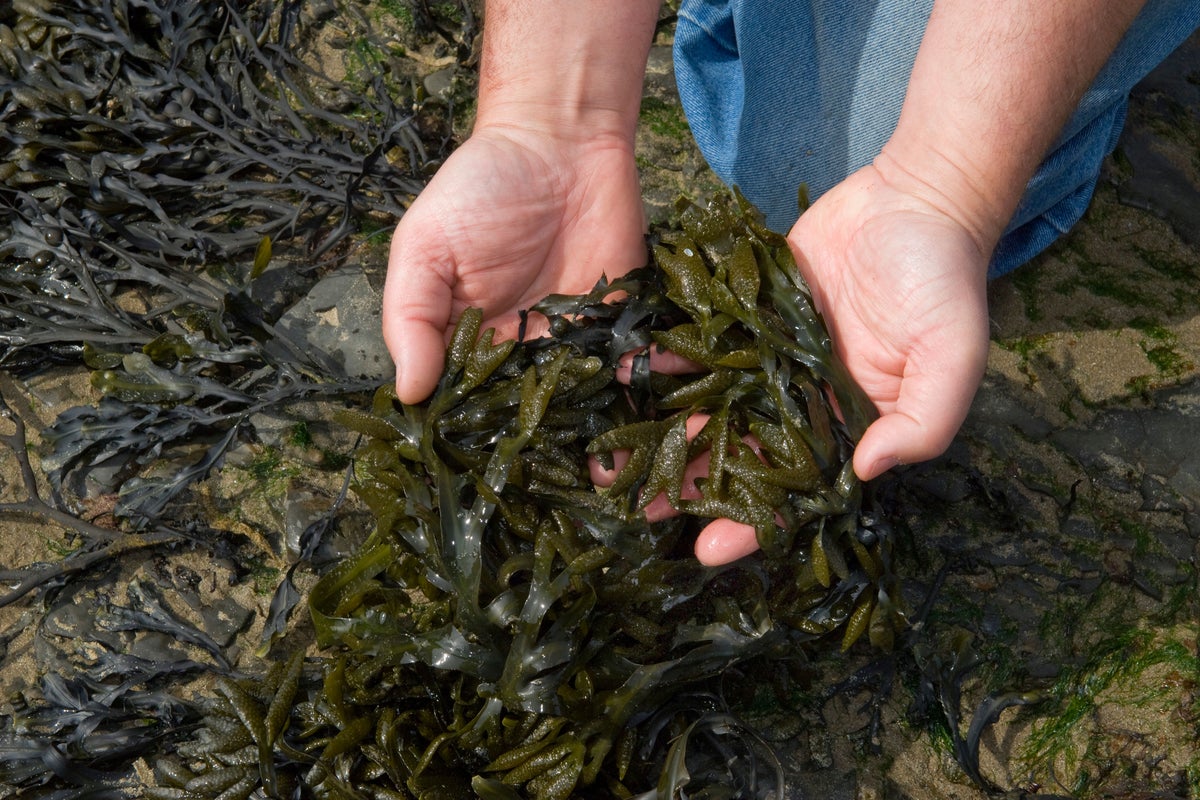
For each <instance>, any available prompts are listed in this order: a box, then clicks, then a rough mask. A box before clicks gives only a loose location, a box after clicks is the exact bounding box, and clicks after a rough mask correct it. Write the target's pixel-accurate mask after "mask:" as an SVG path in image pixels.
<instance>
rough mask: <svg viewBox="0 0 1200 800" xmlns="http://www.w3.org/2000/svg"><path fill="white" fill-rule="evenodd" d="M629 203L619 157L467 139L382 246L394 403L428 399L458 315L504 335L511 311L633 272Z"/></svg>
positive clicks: (546, 141)
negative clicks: (477, 312)
mask: <svg viewBox="0 0 1200 800" xmlns="http://www.w3.org/2000/svg"><path fill="white" fill-rule="evenodd" d="M582 186H586V187H587V191H583V190H581V189H579V188H578V187H582ZM641 207H642V206H641V198H640V190H639V188H638V177H637V172H636V169H635V167H634V163H633V158H632V155H631V154H629V153H626V152H622V151H619V150H616V149H613V148H611V147H599V146H597V145H595V144H594V143H592V142H584V143H578V142H560V141H555V140H554V138H553V137H551V136H541V137H535V136H532V135H520V133H519V132H514V131H511V130H505V131H504V132H503V134H502V135H497V134H495V133H494V132H487V131H485V132H476V133H475V134H474V135H473V136H472V137H471V138H470V139H468V140H467V141H466V142H464V143H463V144H462V146H461V147H460V148H459V149H458V150H456V151H455V152H454V153H453V155H451V156H450V158H448V159H447V160H446V163H445V164H444V165H443V166H442V167H441V168H440V169H439V170H438V172H437V174H436V175H434V177H433V179H432V180H431V181H430V183H429V186H428V187H427V188H426V189H425V190H424V191H422V193H421V194H420V195H419V196H418V197H417V199H416V200H415V201H414V203H413V206H412V208H411V209H410V210H409V211H407V212H406V213H405V214H404V216H403V217H402V218H401V219H400V223H399V225H398V227H397V229H396V233H395V236H394V237H393V239H392V251H391V257H390V261H389V269H388V278H387V284H386V285H385V288H384V298H383V332H384V338H385V339H386V341H387V343H388V347H389V349H390V350H391V353H392V357H393V359H394V360H395V361H396V368H397V391H398V392H399V395H400V397H401V399H403V400H405V401H407V402H419V401H421V400H424V399H425V398H426V397H428V395H429V393H430V392H431V391H433V388H434V385H435V384H436V383H437V380H438V374H439V371H440V365H441V363H442V354H443V351H444V348H445V336H446V331H448V330H449V329H450V328H452V327H453V324H454V321H455V320H457V318H458V316H459V315H460V314H461V313H462V311H463V309H464V308H467V307H475V308H479V309H481V310H482V311H483V315H484V324H485V325H486V326H487V327H496V328H497V329H498V330H499V331H500V332H501V333H503V334H504V335H507V336H509V337H512V336H515V335H516V333H517V328H518V326H519V325H520V318H519V315H518V312H519V311H520V310H522V309H527V308H529V307H530V306H531V305H533V304H534V303H536V302H537V301H539V300H541V299H542V298H543V297H545V296H546V295H547V294H550V293H553V292H563V293H568V294H579V293H583V292H586V291H588V290H590V289H591V288H592V286H593V285H595V283H596V281H597V280H598V279H599V278H600V276H601V275H602V274H604V273H605V271H607V273H608V274H609V276H610V277H611V276H612V275H613V274H614V273H613V270H618V271H621V272H623V271H625V270H628V269H630V268H633V267H636V266H638V265H639V264H641V263H642V262H643V259H644V248H643V245H642V226H643V222H642V214H641ZM599 220H603V223H602V224H600V223H599V222H598V221H599Z"/></svg>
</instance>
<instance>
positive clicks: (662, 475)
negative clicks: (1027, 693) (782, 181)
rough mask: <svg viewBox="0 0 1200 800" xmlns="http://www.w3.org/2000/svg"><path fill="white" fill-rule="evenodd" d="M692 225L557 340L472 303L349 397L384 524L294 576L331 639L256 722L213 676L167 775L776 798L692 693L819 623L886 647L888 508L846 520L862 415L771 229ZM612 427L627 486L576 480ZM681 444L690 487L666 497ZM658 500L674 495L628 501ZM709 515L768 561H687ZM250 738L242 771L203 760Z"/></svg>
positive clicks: (735, 726)
mask: <svg viewBox="0 0 1200 800" xmlns="http://www.w3.org/2000/svg"><path fill="white" fill-rule="evenodd" d="M682 220H683V221H682V224H681V227H680V229H678V230H672V231H666V232H662V233H661V235H660V238H659V239H658V240H657V241H656V242H655V243H654V246H653V248H652V253H653V263H652V264H651V266H649V267H647V268H645V269H642V270H638V271H635V272H634V273H631V274H630V275H628V276H626V277H624V278H622V279H620V280H616V281H612V282H605V283H602V284H601V285H600V286H598V287H597V288H596V290H595V291H593V292H592V293H590V294H589V295H587V296H584V297H577V298H566V297H554V298H549V299H548V300H547V301H546V302H545V303H543V304H541V305H539V306H538V307H536V308H535V309H534V310H535V311H536V312H538V313H542V314H544V315H546V316H547V317H548V318H549V319H550V323H551V324H550V329H551V331H552V333H553V336H551V337H549V338H546V339H536V340H527V341H522V342H520V343H517V344H514V343H513V342H494V341H493V338H492V336H491V334H490V332H483V333H482V335H481V332H480V330H479V328H480V315H479V313H478V312H476V311H473V310H471V311H468V312H467V313H465V314H464V315H463V318H462V319H461V320H460V322H459V325H458V328H457V330H456V332H455V335H454V338H453V340H452V341H451V343H450V346H449V350H448V354H447V363H446V369H445V372H444V375H443V377H442V380H441V382H440V383H439V385H438V388H437V390H436V391H435V392H434V394H433V396H432V397H431V398H430V400H429V401H428V402H427V403H424V404H422V405H420V406H400V405H398V404H397V403H396V402H395V401H394V399H393V398H392V395H391V394H390V393H389V391H388V390H386V389H385V390H381V391H380V393H379V394H378V395H377V397H376V401H375V407H374V410H373V413H372V414H369V415H367V414H362V413H357V412H347V413H346V415H345V418H344V422H345V423H346V424H347V425H349V426H351V427H352V428H355V429H357V430H359V431H361V432H362V433H363V434H365V435H367V436H368V437H369V441H368V443H367V444H366V445H365V446H364V447H363V448H361V449H360V451H359V453H358V456H357V465H356V476H357V485H356V490H357V492H358V494H359V496H360V497H361V498H362V499H363V500H364V501H365V502H366V503H367V504H368V505H369V506H370V507H371V509H372V510H373V511H374V512H375V514H376V517H377V520H378V528H377V530H376V532H375V533H374V535H373V536H372V537H371V538H370V539H369V540H368V541H367V542H366V543H365V544H364V545H363V547H362V548H361V550H360V551H359V552H357V553H356V554H354V555H353V556H351V557H349V558H347V559H346V560H344V561H343V562H341V563H340V564H338V565H336V566H334V567H333V568H332V569H331V570H330V571H329V572H327V573H326V574H325V575H324V577H323V578H322V579H321V581H320V582H319V583H318V584H317V586H316V587H315V588H314V589H313V591H312V592H311V594H310V596H309V607H310V610H311V614H312V618H313V622H314V625H315V628H316V633H317V637H318V642H319V643H320V644H321V646H322V647H323V648H324V649H325V652H326V653H328V654H329V659H330V660H329V662H328V663H327V666H326V667H325V668H324V670H323V677H322V678H321V683H320V687H319V690H318V688H317V684H316V683H315V681H316V679H315V678H312V679H310V680H312V683H310V684H309V686H308V690H307V691H308V699H307V700H306V701H304V702H300V703H298V704H297V705H296V706H295V710H294V712H292V714H291V717H290V718H289V719H290V723H289V724H288V725H286V726H284V725H283V724H282V722H277V723H269V722H267V721H266V720H268V719H271V718H273V717H272V713H271V709H272V708H278V706H277V704H276V703H275V702H274V701H272V700H270V698H271V697H272V696H273V692H272V690H271V689H270V688H264V686H263V685H261V684H253V683H228V684H226V685H225V686H224V687H223V688H222V694H223V698H224V699H223V700H219V701H217V702H216V703H215V705H212V706H211V707H210V708H209V709H208V715H209V719H210V720H212V722H211V726H210V729H209V732H208V733H206V734H204V735H203V737H202V739H201V740H199V741H200V746H198V747H197V748H195V749H194V750H192V751H190V752H191V753H192V755H193V756H194V758H195V759H199V763H193V764H192V765H190V766H184V765H180V767H179V768H180V770H181V773H180V774H181V775H183V776H184V777H185V778H186V780H184V779H183V778H180V779H172V780H173V782H172V783H171V784H170V785H171V786H172V787H174V788H175V789H179V790H182V791H183V792H185V793H184V794H174V795H172V796H178V797H192V796H199V795H197V794H196V790H195V789H188V786H189V785H191V782H193V781H199V780H201V779H202V778H203V777H204V776H208V775H211V776H212V780H214V781H217V780H220V781H222V782H228V786H237V787H241V786H242V784H241V783H240V781H242V780H249V784H248V785H247V786H246V791H250V790H251V785H252V786H253V787H258V786H261V787H263V789H264V790H267V791H268V792H270V791H271V790H272V788H271V787H274V791H283V790H282V789H281V788H279V787H282V786H283V785H284V784H285V783H286V784H287V785H303V786H305V787H306V788H307V790H308V791H311V792H312V793H313V795H314V796H316V797H357V796H380V797H406V798H407V797H413V798H437V797H462V796H469V794H471V793H472V792H473V793H475V794H476V795H478V796H480V797H485V798H526V797H528V798H537V799H538V800H548V799H549V798H566V797H612V796H634V795H635V794H638V793H643V794H645V793H649V794H645V796H647V797H651V796H663V797H668V796H675V795H676V794H678V793H679V792H681V791H683V787H684V786H685V785H686V786H687V792H688V794H689V796H718V795H715V794H712V793H711V792H712V791H716V788H717V787H724V789H723V790H722V793H721V794H720V796H728V797H747V798H749V797H759V796H762V794H763V793H764V791H765V789H764V788H763V787H764V786H767V785H769V786H770V787H771V788H772V789H774V790H775V791H782V786H781V783H782V778H781V775H782V773H781V771H780V770H779V768H778V764H775V765H774V766H772V764H773V761H772V758H773V756H772V755H771V751H770V748H767V747H765V745H764V744H763V743H762V742H761V741H759V740H758V739H757V738H756V737H755V736H754V734H753V733H752V732H751V731H750V730H749V729H747V728H746V727H745V726H744V725H743V724H742V723H740V722H738V720H737V719H736V718H735V717H733V716H731V715H730V713H729V712H728V710H726V709H725V708H723V707H722V701H721V700H720V698H719V696H717V695H713V694H711V693H710V692H708V691H706V689H707V687H709V686H711V685H712V684H713V682H714V681H715V680H716V679H717V678H718V676H720V675H722V674H723V673H725V672H726V671H727V670H729V669H730V668H731V667H733V666H735V665H739V664H751V663H755V662H756V661H761V660H766V661H768V662H769V661H771V660H776V659H787V658H790V657H794V655H795V653H796V652H797V651H798V648H802V647H804V646H805V645H806V644H807V643H812V642H815V641H817V640H818V639H822V638H831V637H840V640H841V642H842V644H843V646H849V645H850V644H851V643H853V641H854V640H855V639H856V638H858V637H859V636H861V635H863V634H867V635H868V636H869V638H870V639H871V640H872V641H874V642H875V643H876V644H878V645H881V646H884V647H887V646H890V643H891V641H892V633H891V632H892V631H893V630H895V628H896V627H897V626H898V625H902V624H903V609H902V608H901V607H900V606H899V605H898V604H897V600H896V599H894V598H899V596H900V595H899V591H898V586H897V585H896V580H895V577H894V576H893V574H892V572H891V556H890V547H891V544H890V541H889V540H888V538H887V536H886V531H887V530H888V529H886V528H884V527H880V526H872V525H870V524H868V522H867V521H866V520H864V518H863V517H862V516H861V514H860V508H861V499H862V489H861V487H860V486H859V485H858V484H857V482H856V480H855V479H854V477H853V473H852V472H851V471H850V470H849V468H848V466H847V465H848V461H849V457H850V455H851V453H852V450H853V441H854V436H855V432H857V431H861V430H862V429H863V427H864V426H865V424H866V423H867V421H868V419H869V417H867V416H866V413H865V412H864V411H863V409H866V408H868V407H869V406H868V405H867V404H866V402H865V400H864V399H863V398H862V397H861V395H860V394H859V393H858V389H857V387H856V386H854V384H853V383H852V382H850V381H849V380H848V379H847V378H846V374H845V371H844V369H843V368H841V366H840V365H839V364H838V363H837V361H836V358H835V356H834V355H833V353H832V349H831V346H830V343H829V340H828V337H827V336H826V335H825V334H824V333H823V330H824V328H823V325H822V324H821V322H820V319H819V317H818V316H817V315H816V314H815V312H814V311H813V310H812V307H811V304H810V302H809V300H808V294H807V291H806V289H805V288H804V286H803V285H802V284H801V283H800V282H799V279H798V277H797V273H796V271H795V267H794V264H792V262H791V257H790V251H789V250H788V249H787V244H786V241H784V240H783V239H782V238H781V237H779V236H777V235H775V234H772V233H770V232H768V231H766V230H765V229H763V228H762V226H761V224H760V223H759V222H758V221H757V218H756V217H755V216H754V213H753V211H752V210H751V209H749V208H748V207H747V206H746V205H745V203H744V201H741V200H740V198H732V197H723V198H718V199H717V200H716V201H714V202H713V203H712V204H711V205H710V207H709V208H708V209H706V210H701V209H699V208H688V209H685V210H684V211H683V214H682ZM760 287H762V290H761V291H760ZM784 293H787V294H786V295H785V296H786V297H787V301H786V302H782V303H776V302H775V298H776V296H777V295H783V294H784ZM620 296H624V297H625V298H627V299H621V300H618V299H615V298H616V297H620ZM613 331H619V336H620V346H617V347H614V346H613V344H612V340H613V335H612V332H613ZM681 342H682V343H683V346H682V347H681V348H680V349H681V350H685V351H686V354H687V355H688V356H689V357H690V358H692V359H693V360H694V361H696V362H697V364H698V365H699V366H698V367H697V369H698V372H697V373H696V374H694V375H686V376H680V377H667V376H659V375H649V376H647V379H646V382H645V387H644V389H645V390H646V394H645V395H644V396H643V397H640V398H636V397H634V394H635V393H636V392H635V390H634V389H632V388H629V387H625V386H623V385H622V384H620V383H618V382H617V381H616V370H615V367H616V365H617V361H618V360H619V358H620V357H621V356H622V355H623V354H624V352H625V351H626V347H627V346H629V345H631V344H639V343H640V344H647V345H649V346H659V345H660V344H678V343H681ZM714 374H722V375H725V376H726V377H723V378H722V379H721V380H719V381H712V380H710V379H709V376H711V375H714ZM827 393H832V395H833V396H835V397H836V398H837V401H838V403H839V407H841V408H843V409H845V410H846V411H845V416H844V417H843V418H839V417H838V416H837V415H835V414H833V413H832V412H831V411H830V410H829V408H828V406H827V404H828V402H829V400H828V397H829V394H827ZM683 398H686V400H684V399H683ZM648 410H649V411H648ZM700 412H704V413H707V414H709V415H711V419H710V422H709V423H708V424H707V425H706V426H705V428H704V430H703V431H702V432H701V434H700V436H698V437H697V438H696V439H695V440H694V441H693V442H691V443H689V442H688V441H687V440H686V439H685V438H684V437H683V436H682V434H681V431H682V427H681V425H682V421H683V420H685V419H686V418H687V417H688V416H690V415H692V414H695V413H700ZM749 435H754V436H755V437H756V443H755V449H754V450H752V449H751V448H750V446H749V445H748V444H746V442H745V441H744V440H743V437H745V436H749ZM621 448H628V449H630V450H631V451H632V453H633V455H632V456H631V458H630V459H629V462H628V464H627V465H626V466H625V467H624V469H623V470H622V472H621V474H620V476H619V478H618V481H617V483H616V484H614V485H613V486H612V487H610V488H609V489H607V490H597V489H595V488H593V487H592V485H591V483H590V480H589V477H588V476H589V473H588V466H587V460H588V458H589V457H591V456H592V455H594V456H596V457H608V456H611V453H612V451H614V450H616V449H621ZM696 457H703V458H707V459H708V465H709V475H708V477H707V478H706V479H705V480H704V485H703V487H702V489H703V492H702V497H701V498H700V499H698V500H687V499H682V498H681V487H680V480H681V476H682V473H681V469H680V464H681V463H683V462H685V461H686V460H689V459H692V458H696ZM658 491H662V492H665V493H666V494H667V495H668V496H669V497H671V498H672V499H673V500H675V502H676V504H677V505H678V506H679V507H680V508H681V510H682V511H684V512H685V513H684V514H683V515H682V516H680V517H678V518H675V519H670V520H665V521H662V522H657V523H653V524H652V523H649V522H647V521H646V519H645V517H644V516H643V515H642V514H641V507H642V506H643V505H644V501H645V499H646V497H647V496H648V495H650V494H652V493H655V492H658ZM776 511H778V515H779V516H778V518H777V517H776V515H775V512H776ZM715 516H728V517H731V518H734V519H738V520H741V521H743V522H746V523H748V524H751V525H753V526H755V528H756V531H757V534H758V537H759V540H760V543H761V544H762V545H763V552H762V553H761V554H758V555H755V556H752V557H750V558H747V559H744V560H742V561H741V562H738V563H736V564H733V565H729V566H727V567H722V568H708V567H704V566H702V565H700V564H699V563H697V562H696V561H695V559H694V557H693V556H692V555H691V552H690V547H691V542H692V540H693V539H694V537H695V534H696V532H697V530H698V528H699V526H700V525H702V524H703V523H704V521H705V520H707V519H710V518H712V517H715ZM277 680H283V684H281V685H286V689H287V692H289V693H295V692H296V687H297V685H298V684H297V682H296V680H297V679H293V678H287V679H286V680H284V679H278V678H277ZM272 685H273V684H271V683H270V682H269V681H268V682H267V686H268V687H270V686H272ZM279 713H283V712H282V711H280V712H279ZM213 726H215V727H213ZM251 747H256V748H258V749H259V751H260V755H261V758H259V760H258V761H257V763H251V764H246V765H245V766H243V767H239V768H238V769H239V770H241V771H240V772H236V773H235V772H234V771H230V770H232V767H228V766H225V767H222V766H219V765H220V764H223V763H224V761H223V759H224V760H228V758H229V757H231V754H232V753H233V752H242V751H243V750H246V751H247V752H249V750H248V748H251ZM735 752H741V753H742V754H744V755H745V756H746V757H745V758H734V757H732V754H733V753H735ZM272 753H273V755H271V754H272ZM251 761H253V759H251ZM738 765H743V766H738ZM255 770H257V773H256V772H255ZM285 775H286V776H288V777H286V778H285V777H284V776H285ZM256 776H257V777H256ZM764 781H765V783H763V782H764ZM223 785H224V784H223ZM705 785H708V786H710V787H711V789H709V790H705V789H704V788H703V787H704V786H705ZM656 786H657V787H658V789H657V790H656V789H655V788H654V787H656ZM238 791H239V792H241V791H242V789H241V788H239V789H238ZM656 791H657V792H659V794H658V795H655V794H654V793H655V792H656ZM186 792H191V794H187V793H186ZM155 796H158V795H155ZM161 796H164V797H165V796H167V795H166V794H163V795H161ZM239 796H240V795H239ZM271 796H275V795H271ZM280 796H282V795H280ZM638 796H642V795H641V794H638Z"/></svg>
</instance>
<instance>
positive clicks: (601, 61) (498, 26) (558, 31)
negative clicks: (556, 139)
mask: <svg viewBox="0 0 1200 800" xmlns="http://www.w3.org/2000/svg"><path fill="white" fill-rule="evenodd" d="M658 8H659V0H568V1H566V2H564V1H563V0H490V2H488V3H487V6H486V16H485V19H484V34H483V55H482V61H481V64H480V76H479V110H478V114H477V117H476V124H477V126H478V125H484V126H487V125H501V126H516V127H523V128H530V127H533V128H537V129H542V130H549V131H552V132H554V133H555V134H556V135H566V136H572V135H580V136H587V137H589V138H591V137H603V136H614V135H615V136H619V137H621V138H623V139H626V140H628V141H629V142H632V141H633V136H634V131H635V129H636V127H637V116H638V109H639V106H640V101H641V96H642V79H643V76H644V74H645V69H646V57H647V55H648V53H649V49H650V43H651V39H652V38H653V34H654V26H655V23H656V21H657V19H658Z"/></svg>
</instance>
